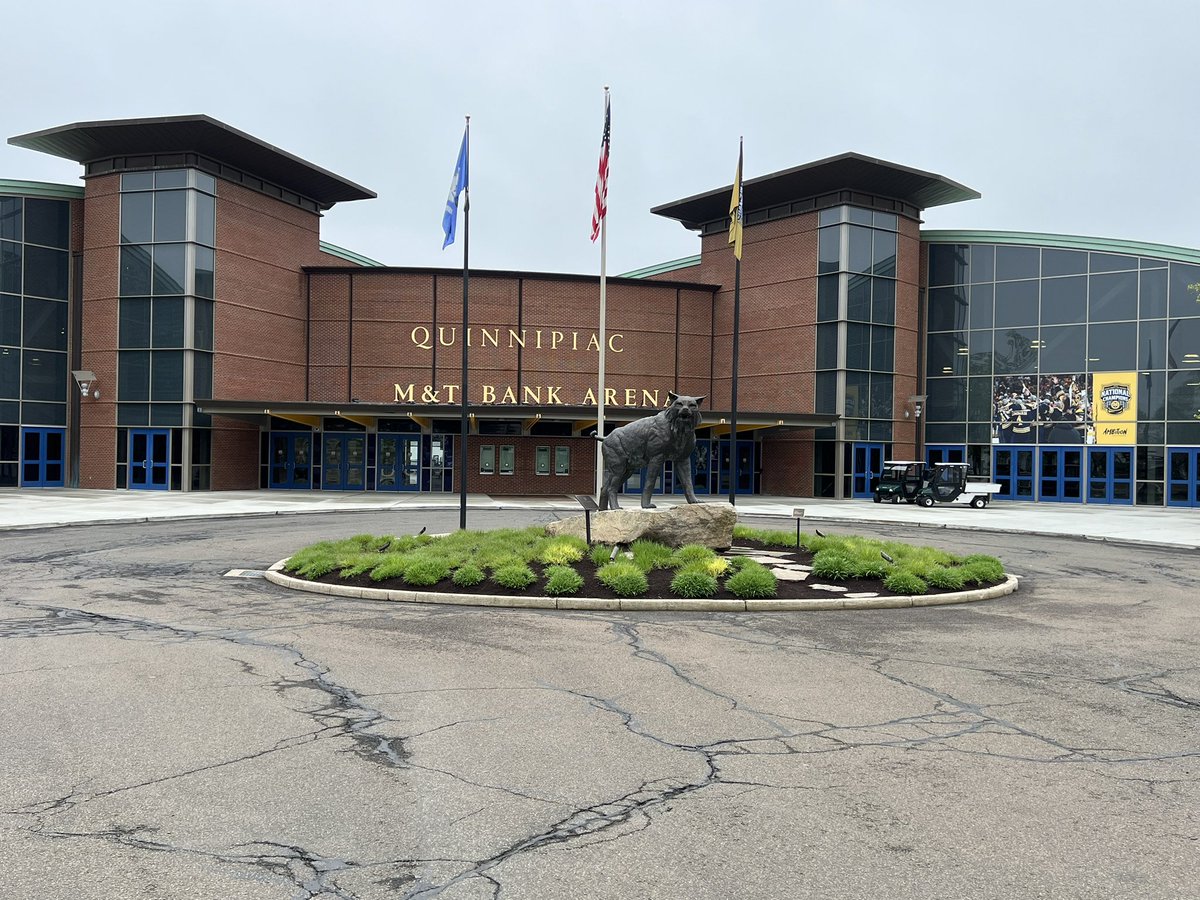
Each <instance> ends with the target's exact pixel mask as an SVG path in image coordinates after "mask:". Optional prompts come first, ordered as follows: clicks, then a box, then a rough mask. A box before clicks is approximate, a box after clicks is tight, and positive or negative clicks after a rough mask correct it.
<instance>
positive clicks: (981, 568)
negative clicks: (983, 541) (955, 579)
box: [959, 553, 1004, 584]
mask: <svg viewBox="0 0 1200 900" xmlns="http://www.w3.org/2000/svg"><path fill="white" fill-rule="evenodd" d="M959 571H960V572H962V575H963V583H964V584H966V583H973V584H995V583H996V582H998V581H1003V580H1004V566H1002V565H1001V564H1000V560H998V559H996V558H995V557H993V556H984V555H983V554H980V553H976V554H973V555H971V556H968V557H967V558H966V559H964V560H963V563H962V566H961V567H960V569H959Z"/></svg>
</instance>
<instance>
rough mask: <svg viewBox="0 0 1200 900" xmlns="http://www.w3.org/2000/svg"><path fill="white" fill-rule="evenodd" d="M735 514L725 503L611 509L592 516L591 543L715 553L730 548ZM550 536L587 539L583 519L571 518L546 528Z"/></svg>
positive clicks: (553, 523) (581, 517)
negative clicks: (650, 544) (641, 542)
mask: <svg viewBox="0 0 1200 900" xmlns="http://www.w3.org/2000/svg"><path fill="white" fill-rule="evenodd" d="M736 524H737V510H735V509H734V508H733V507H732V506H731V505H730V504H728V503H689V504H687V505H683V506H674V507H670V508H668V509H611V510H607V511H604V512H594V513H592V541H593V542H595V543H598V544H632V543H633V542H634V541H636V540H638V539H639V538H645V539H646V540H648V541H658V542H659V543H660V544H666V545H667V546H668V547H683V546H684V545H686V544H700V545H701V546H704V547H712V548H713V549H714V550H725V549H728V548H729V547H731V546H732V545H733V526H734V525H736ZM546 530H547V531H548V532H550V533H551V534H573V535H575V536H577V537H581V538H582V537H586V534H585V521H584V517H583V516H572V517H571V518H569V519H562V520H561V521H558V522H551V523H550V524H549V525H547V526H546Z"/></svg>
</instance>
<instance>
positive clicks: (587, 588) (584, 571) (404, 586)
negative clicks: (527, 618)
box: [316, 540, 972, 600]
mask: <svg viewBox="0 0 1200 900" xmlns="http://www.w3.org/2000/svg"><path fill="white" fill-rule="evenodd" d="M736 546H737V547H742V548H748V549H755V550H774V551H778V550H782V549H784V548H780V547H768V546H767V545H766V544H761V543H758V542H757V541H746V540H738V541H737V542H736ZM779 559H780V561H782V562H795V563H802V564H804V565H806V566H808V565H812V554H811V553H809V552H808V551H807V550H799V551H797V552H795V553H790V554H788V555H786V556H781V557H779ZM530 568H532V569H533V571H534V572H535V573H537V574H538V576H539V580H538V581H536V582H534V583H533V584H532V585H530V586H529V587H528V588H526V589H525V590H523V591H517V590H512V589H510V588H506V587H502V586H501V585H498V584H496V583H495V582H494V581H492V580H491V579H486V580H484V581H483V582H481V583H480V584H478V585H476V586H475V587H473V588H464V587H459V586H458V585H456V584H454V583H453V582H452V581H450V580H449V579H443V580H442V581H439V582H438V583H437V584H435V585H433V586H432V587H422V588H414V587H413V586H412V585H411V584H408V583H407V582H405V581H404V579H403V578H389V579H387V580H385V581H372V580H371V578H370V576H368V575H365V574H364V575H356V576H354V577H353V578H341V577H339V576H338V574H337V573H336V572H331V573H330V574H328V575H324V576H322V577H321V578H318V579H316V580H317V581H320V582H323V583H325V584H349V585H353V586H355V587H369V588H379V589H382V590H392V591H412V590H421V591H427V592H430V593H446V594H477V595H483V594H487V595H494V596H500V597H534V596H545V592H544V591H543V590H542V588H543V586H544V585H545V583H546V582H545V576H544V575H543V574H542V572H541V569H542V567H541V566H540V565H539V564H537V563H533V564H532V565H531V566H530ZM575 570H576V571H577V572H579V574H580V575H582V576H583V587H582V588H581V589H580V591H579V593H577V594H574V595H572V596H576V597H597V598H602V599H613V598H616V597H617V595H616V594H614V593H613V592H612V591H611V590H609V589H608V587H607V586H605V584H604V583H603V582H601V581H600V580H598V579H597V578H596V567H595V566H594V565H592V563H591V561H590V560H587V559H585V560H583V561H581V562H579V563H576V565H575ZM674 577H675V573H674V571H672V570H669V569H655V570H654V571H652V572H650V573H649V574H648V575H647V576H646V578H647V580H648V581H649V582H650V590H649V591H647V592H646V593H645V594H642V595H640V596H643V597H647V598H652V599H658V600H663V599H678V596H677V595H676V594H673V593H671V579H672V578H674ZM808 581H813V582H815V583H817V584H821V583H822V581H823V580H822V579H820V578H817V577H816V576H814V575H810V576H809V577H808ZM808 581H783V580H780V579H777V580H776V582H775V584H776V597H778V598H779V599H781V600H813V599H818V598H820V599H830V598H835V597H840V596H842V594H841V593H840V592H833V591H817V590H813V589H812V588H811V587H809V586H808ZM824 583H827V584H837V585H840V586H842V587H845V588H846V593H866V592H872V593H876V594H880V595H891V594H892V592H891V591H889V590H888V589H887V588H886V587H884V584H883V582H882V581H880V580H877V579H871V578H852V579H847V580H846V581H836V582H832V581H826V582H824ZM718 584H721V579H718ZM968 587H972V586H970V585H969V586H968ZM928 593H929V594H947V593H951V592H950V591H947V590H943V589H939V588H934V587H931V588H930V589H929V591H928ZM714 599H718V600H736V599H738V598H737V597H735V596H734V595H733V594H732V593H731V592H729V591H727V590H725V589H724V588H723V587H719V588H718V590H717V593H716V594H715V595H714Z"/></svg>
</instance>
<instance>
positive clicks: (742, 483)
mask: <svg viewBox="0 0 1200 900" xmlns="http://www.w3.org/2000/svg"><path fill="white" fill-rule="evenodd" d="M731 448H732V449H734V450H735V452H736V453H737V483H736V484H735V485H734V486H733V492H734V493H735V494H753V493H754V475H755V468H756V465H755V462H756V461H755V459H754V448H755V443H754V441H737V442H731V441H728V440H724V441H721V442H720V448H719V449H718V451H717V466H718V472H717V483H718V484H719V485H720V488H721V489H720V493H721V494H722V495H723V496H726V497H728V496H729V480H730V478H732V477H733V459H732V458H731V457H730V455H729V454H730V450H731Z"/></svg>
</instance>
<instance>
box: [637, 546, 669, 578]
mask: <svg viewBox="0 0 1200 900" xmlns="http://www.w3.org/2000/svg"><path fill="white" fill-rule="evenodd" d="M629 549H630V551H631V552H632V553H633V564H634V565H635V566H637V567H638V568H639V569H641V570H642V571H643V572H649V571H650V570H651V569H666V568H669V567H670V565H671V556H672V554H671V548H670V547H668V546H667V545H666V544H660V543H658V542H657V541H645V540H637V541H634V542H633V543H632V544H631V545H630V547H629Z"/></svg>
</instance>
